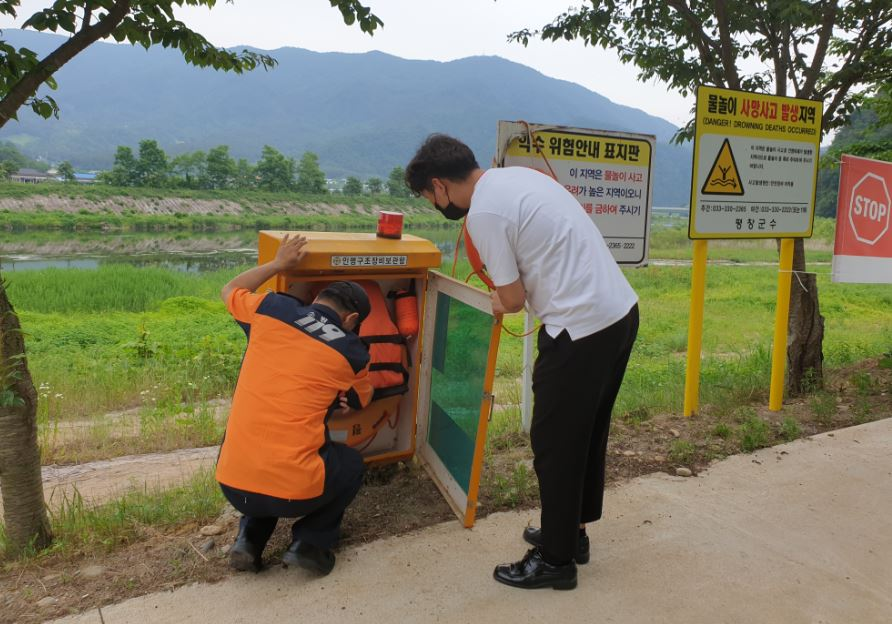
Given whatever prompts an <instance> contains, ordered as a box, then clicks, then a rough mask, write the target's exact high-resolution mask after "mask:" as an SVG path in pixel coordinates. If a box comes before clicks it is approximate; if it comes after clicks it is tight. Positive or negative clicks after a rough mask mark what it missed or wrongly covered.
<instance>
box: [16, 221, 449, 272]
mask: <svg viewBox="0 0 892 624" xmlns="http://www.w3.org/2000/svg"><path fill="white" fill-rule="evenodd" d="M408 233H410V234H414V235H416V236H421V237H423V238H426V239H428V240H430V241H432V242H433V243H434V244H435V245H437V247H439V249H440V251H441V252H442V254H443V258H444V260H446V259H450V258H451V257H452V254H453V251H454V248H455V239H456V236H457V234H458V230H457V229H455V228H442V229H433V230H431V229H428V230H409V231H408ZM256 262H257V234H256V232H216V233H205V232H202V233H191V232H173V233H171V232H157V233H133V234H96V233H77V232H21V233H3V234H2V235H0V271H2V272H17V271H30V270H38V269H47V268H60V269H96V268H99V267H100V266H104V265H110V264H128V265H131V266H136V267H157V268H164V269H169V270H174V271H187V272H205V271H217V270H220V269H229V268H234V267H240V266H244V265H246V264H254V263H256Z"/></svg>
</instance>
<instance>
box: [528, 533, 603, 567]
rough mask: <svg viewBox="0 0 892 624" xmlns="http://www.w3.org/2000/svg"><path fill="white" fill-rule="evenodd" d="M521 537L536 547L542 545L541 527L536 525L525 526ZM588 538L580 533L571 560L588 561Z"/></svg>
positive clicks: (577, 561)
mask: <svg viewBox="0 0 892 624" xmlns="http://www.w3.org/2000/svg"><path fill="white" fill-rule="evenodd" d="M523 539H524V541H525V542H526V543H527V544H529V545H531V546H535V547H536V548H541V547H542V529H540V528H537V527H527V528H525V529H524V530H523ZM589 556H590V555H589V540H588V535H580V536H579V542H578V543H577V544H576V555H574V557H573V561H575V562H576V563H588V562H589Z"/></svg>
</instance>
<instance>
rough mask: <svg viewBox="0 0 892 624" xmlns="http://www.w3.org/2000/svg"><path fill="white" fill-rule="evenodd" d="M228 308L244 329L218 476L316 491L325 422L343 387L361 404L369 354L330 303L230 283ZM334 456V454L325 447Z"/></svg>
mask: <svg viewBox="0 0 892 624" xmlns="http://www.w3.org/2000/svg"><path fill="white" fill-rule="evenodd" d="M226 305H227V308H228V309H229V312H230V313H231V314H232V316H233V317H234V318H235V320H236V321H238V322H239V324H240V325H241V326H242V328H243V329H245V332H246V333H247V334H248V348H247V350H246V351H245V357H244V360H242V368H241V372H240V373H239V378H238V383H237V384H236V388H235V394H234V396H233V398H232V411H231V413H230V415H229V422H228V423H227V426H226V437H225V439H224V441H223V446H222V448H221V449H220V458H219V460H218V461H217V473H216V476H217V481H218V482H220V483H222V484H224V485H228V486H229V487H232V488H235V489H238V490H242V491H246V492H254V493H257V494H265V495H267V496H274V497H276V498H283V499H287V500H306V499H310V498H316V497H317V496H320V495H322V491H323V488H324V485H325V480H326V479H325V477H326V471H327V470H329V471H331V470H336V469H337V467H336V466H334V465H332V464H331V461H326V460H328V459H329V453H328V449H329V445H330V444H331V441H330V439H329V437H328V427H327V426H326V421H327V419H328V417H329V416H330V415H331V413H332V412H333V411H334V409H335V408H336V407H337V404H338V397H339V395H340V393H342V392H343V393H346V395H347V400H348V402H349V404H350V407H352V408H354V409H359V408H361V407H364V406H366V405H368V403H369V401H370V400H371V396H372V392H373V388H372V385H371V382H370V381H369V370H368V368H369V353H368V349H367V348H366V346H365V345H364V344H363V343H362V342H361V341H360V339H359V337H358V336H357V335H356V334H354V333H353V332H349V331H346V330H344V329H343V327H341V321H340V317H339V316H338V314H337V313H336V312H335V311H334V310H332V309H331V308H329V307H327V306H324V305H319V304H312V305H303V304H302V303H301V302H300V301H298V300H297V299H295V298H294V297H290V296H288V295H281V294H278V293H266V294H255V293H252V292H250V291H248V290H246V289H244V288H236V289H235V290H234V291H233V292H232V293H231V294H230V296H229V299H228V301H227V302H226ZM332 456H334V454H332Z"/></svg>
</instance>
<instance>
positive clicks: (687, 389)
mask: <svg viewBox="0 0 892 624" xmlns="http://www.w3.org/2000/svg"><path fill="white" fill-rule="evenodd" d="M706 245H707V242H706V241H705V240H695V241H694V259H693V262H692V265H691V314H690V317H689V319H688V364H687V369H686V371H685V379H684V415H685V416H692V415H693V414H694V412H696V411H697V408H698V407H699V405H700V351H701V347H702V346H703V300H704V298H705V296H706Z"/></svg>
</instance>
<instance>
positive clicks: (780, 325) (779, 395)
mask: <svg viewBox="0 0 892 624" xmlns="http://www.w3.org/2000/svg"><path fill="white" fill-rule="evenodd" d="M794 243H795V241H794V240H793V239H792V238H784V239H781V248H780V262H779V265H778V270H777V306H776V308H775V312H774V344H773V345H772V349H771V390H770V392H769V394H768V409H769V410H771V411H772V412H779V411H780V410H781V409H782V408H783V406H784V374H785V373H786V369H787V326H788V324H789V321H790V285H791V283H792V280H793V245H794Z"/></svg>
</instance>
